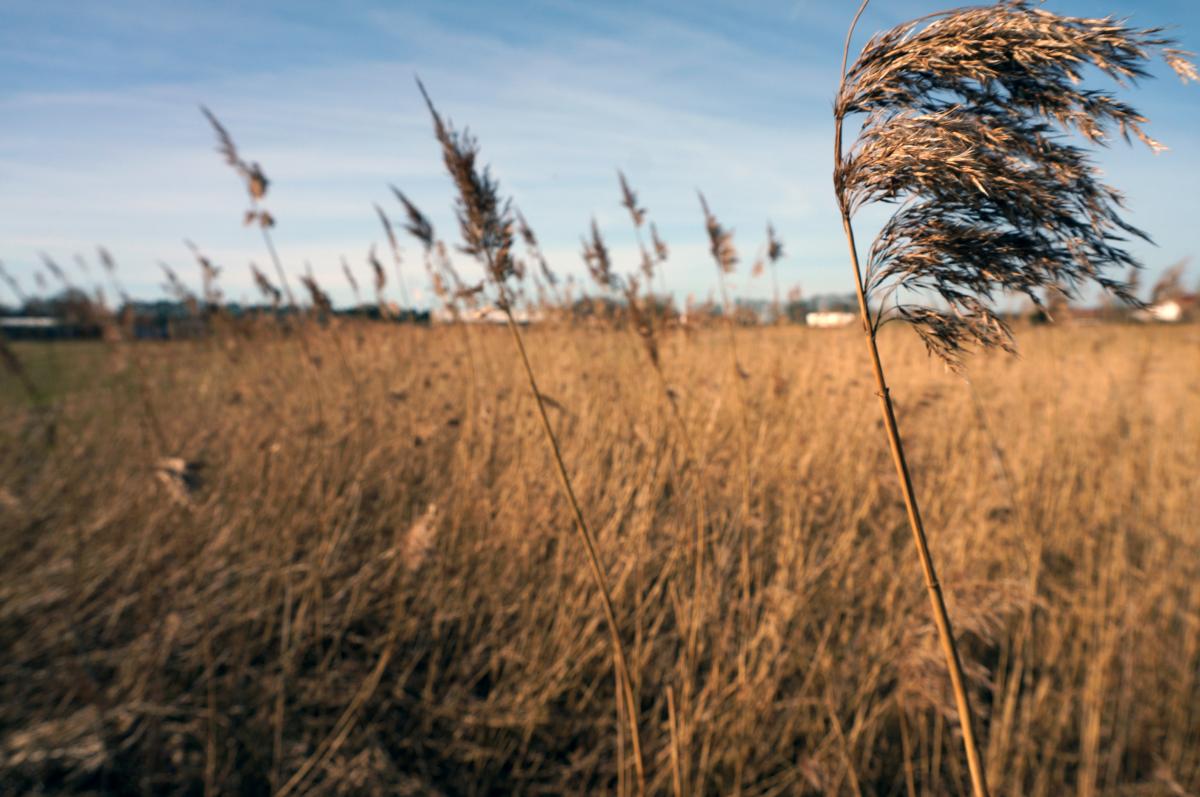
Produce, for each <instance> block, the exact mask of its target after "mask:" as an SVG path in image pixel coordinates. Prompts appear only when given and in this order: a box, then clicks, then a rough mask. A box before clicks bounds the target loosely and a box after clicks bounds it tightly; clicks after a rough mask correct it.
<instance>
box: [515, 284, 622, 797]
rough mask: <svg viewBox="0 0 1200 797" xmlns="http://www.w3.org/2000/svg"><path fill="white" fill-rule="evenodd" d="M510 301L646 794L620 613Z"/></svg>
mask: <svg viewBox="0 0 1200 797" xmlns="http://www.w3.org/2000/svg"><path fill="white" fill-rule="evenodd" d="M509 304H510V303H509V301H508V300H507V297H505V299H504V301H502V302H501V305H502V307H503V310H504V318H505V321H506V322H507V325H508V329H509V331H510V332H511V333H512V338H513V344H514V345H515V346H516V348H517V353H518V354H519V355H520V357H521V365H522V367H523V368H524V370H525V378H526V379H527V380H528V382H529V391H530V392H531V393H532V394H533V398H534V403H536V404H537V408H538V417H539V418H540V419H541V422H542V430H543V431H544V432H545V434H546V442H547V444H548V445H549V446H550V451H551V452H552V453H553V454H554V464H555V466H556V469H557V471H558V478H559V482H560V484H561V486H562V490H563V495H564V496H565V497H566V499H567V503H568V504H569V505H570V506H571V512H572V514H573V516H574V519H575V528H576V530H577V531H578V532H579V538H580V541H581V542H582V543H583V548H584V551H585V553H586V554H587V561H588V568H589V569H590V570H591V573H592V579H593V580H594V581H595V583H596V589H597V590H598V591H599V593H600V600H601V604H602V605H603V608H604V619H605V621H606V622H607V624H608V630H609V634H610V636H611V637H612V645H613V659H614V660H615V664H616V668H617V680H618V682H619V684H620V687H621V688H620V690H619V694H620V696H621V698H623V699H624V701H625V706H626V718H627V719H628V721H629V737H630V744H631V746H632V747H633V765H634V768H635V769H636V770H637V779H638V794H641V795H644V794H645V793H646V770H645V764H644V762H643V759H642V743H641V737H640V736H639V734H638V723H637V703H636V702H635V700H634V696H633V681H632V679H631V677H630V675H629V666H628V663H627V659H626V657H625V646H624V644H623V643H622V642H621V634H620V630H619V628H618V626H617V615H616V612H615V611H614V609H613V603H612V596H611V593H610V591H609V587H608V580H607V579H606V578H605V577H604V569H603V567H602V566H601V564H600V557H599V555H598V554H597V552H596V543H595V538H594V536H593V535H592V532H591V529H590V528H589V527H588V524H587V521H586V520H584V517H583V510H581V509H580V508H579V500H578V499H577V498H576V497H575V488H574V487H572V485H571V477H570V475H569V474H568V473H567V466H566V463H565V462H564V461H563V457H562V450H561V449H560V448H559V445H558V437H557V436H556V435H555V434H554V427H552V426H551V425H550V416H549V415H548V414H547V413H546V404H545V402H544V401H543V400H542V393H541V390H540V389H539V388H538V384H537V378H536V377H535V376H534V375H533V366H532V365H531V364H530V362H529V355H528V354H527V353H526V351H525V341H524V338H523V336H522V335H521V330H520V328H519V327H518V326H517V322H516V319H514V318H513V314H512V309H511V308H510V306H509Z"/></svg>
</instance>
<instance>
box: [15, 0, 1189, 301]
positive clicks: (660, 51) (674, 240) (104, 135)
mask: <svg viewBox="0 0 1200 797" xmlns="http://www.w3.org/2000/svg"><path fill="white" fill-rule="evenodd" d="M926 5H927V4H925V3H918V2H912V1H911V0H910V2H909V3H907V6H906V7H905V8H903V9H895V10H893V9H890V8H889V9H887V10H882V11H880V12H879V19H877V20H876V23H877V24H878V25H882V24H890V23H891V22H894V21H896V20H893V19H889V18H886V17H888V16H889V15H892V14H899V15H901V16H903V15H909V14H912V13H920V12H922V11H928V10H931V8H926V7H925V6H926ZM908 6H911V8H908ZM105 8H106V9H107V10H105V11H97V10H95V9H91V10H89V11H88V12H86V14H85V17H86V19H85V20H84V22H85V23H86V25H90V26H95V27H96V28H97V29H98V30H100V31H102V32H103V31H107V30H109V29H112V28H118V27H121V26H125V27H132V28H133V29H134V30H135V31H137V33H138V35H140V36H142V37H145V40H146V43H145V44H144V45H137V46H133V45H130V49H129V52H122V51H121V50H120V49H119V48H118V47H115V46H114V45H111V44H109V45H95V46H90V45H89V46H81V47H72V43H74V42H79V41H85V42H86V41H87V40H88V39H89V36H88V35H87V34H88V32H87V30H86V25H85V27H83V28H81V27H80V26H79V25H76V26H75V27H73V28H72V27H70V26H66V27H63V28H62V29H61V30H59V32H56V33H51V32H48V31H43V32H42V37H43V38H42V39H39V38H38V37H37V36H33V37H32V38H30V37H25V39H24V41H26V42H27V43H26V44H24V45H22V47H23V49H22V50H21V52H20V53H18V55H17V57H16V60H18V61H20V62H21V63H22V64H24V66H23V69H24V70H25V71H24V72H23V73H22V76H21V79H20V80H19V81H16V83H15V85H16V86H17V87H16V88H11V89H5V88H4V87H2V86H0V115H2V116H3V117H4V118H5V119H6V124H5V125H4V126H3V127H2V128H0V187H2V188H3V190H2V191H0V258H4V259H5V260H6V262H8V263H9V265H10V266H16V268H17V270H18V272H20V271H22V270H25V271H26V273H27V272H28V270H29V269H31V268H33V267H35V265H36V263H37V253H38V252H39V251H42V250H45V251H50V252H52V253H55V254H57V255H59V256H63V257H65V256H67V255H69V254H70V253H72V252H74V251H79V250H83V251H91V249H92V248H93V246H94V245H95V244H97V243H104V244H106V245H108V246H110V247H111V248H112V249H113V250H114V252H116V253H118V254H119V255H120V257H121V259H122V264H123V268H124V269H125V270H126V272H127V273H128V275H129V277H128V281H129V282H130V283H131V284H133V285H135V286H144V287H145V288H146V289H147V290H150V289H152V288H153V286H155V285H157V283H158V282H159V272H158V269H157V266H156V265H155V263H156V261H157V260H158V259H160V258H161V259H167V260H175V261H178V260H182V259H183V258H185V257H186V250H184V249H183V247H182V243H181V242H182V240H183V239H184V238H185V237H186V238H191V239H194V240H196V241H197V242H198V243H201V244H202V245H203V246H205V248H206V249H207V250H208V251H209V252H210V253H211V254H212V255H213V256H214V257H215V258H216V259H217V260H218V261H219V262H222V263H224V264H225V266H226V267H227V272H226V275H227V276H226V278H227V284H226V289H227V292H228V293H229V294H230V295H232V296H238V295H241V294H242V293H247V294H248V293H249V292H250V291H251V288H250V284H251V283H250V279H249V273H248V269H247V263H248V261H249V260H250V259H257V260H258V261H259V262H260V264H261V262H262V261H263V259H264V257H263V255H264V253H263V251H262V246H261V241H260V240H259V239H258V236H257V233H256V231H254V230H250V229H245V228H242V227H241V226H240V215H241V211H242V210H243V208H244V206H245V198H244V194H243V192H242V189H241V187H240V185H239V183H238V181H237V178H236V177H235V176H234V175H233V174H232V173H231V172H230V171H229V170H228V169H227V168H225V167H224V165H223V164H221V162H220V161H219V159H218V157H217V156H216V155H215V154H214V152H213V140H212V134H211V131H210V130H209V129H208V128H207V126H206V123H205V122H204V120H203V118H202V117H201V116H200V114H199V113H198V111H197V105H198V104H199V103H201V102H204V103H207V104H209V105H210V106H211V107H212V108H213V110H214V111H216V112H217V114H218V115H219V116H220V117H221V118H222V119H223V121H224V122H225V123H226V125H227V126H228V128H229V129H230V131H231V132H232V133H233V135H234V137H235V139H236V140H237V141H238V143H239V146H240V147H241V148H242V149H243V151H244V154H245V155H246V156H247V157H248V158H251V159H254V160H258V161H260V162H261V163H262V164H263V167H264V168H265V170H266V171H267V174H268V175H269V176H270V177H271V178H272V180H273V184H272V188H271V192H270V195H269V197H268V199H269V205H270V207H271V209H272V211H273V212H274V213H275V215H276V216H277V218H278V219H279V227H278V229H277V230H276V233H277V238H278V240H279V243H280V246H281V251H282V252H283V253H284V256H285V259H286V261H287V263H288V265H289V267H290V268H292V269H293V270H299V269H300V268H302V266H303V263H304V261H305V260H306V259H307V260H309V261H311V262H312V264H313V268H314V269H315V270H316V273H317V274H318V276H319V277H321V278H322V279H323V280H325V281H327V282H329V283H330V284H331V285H335V286H340V285H341V283H342V282H343V281H344V280H342V278H341V276H340V265H339V257H340V255H342V254H346V255H347V256H348V257H351V258H352V260H354V259H356V260H355V262H356V263H360V262H361V260H362V254H363V253H364V252H365V250H366V248H367V246H369V245H370V243H371V242H372V241H376V240H381V239H382V236H381V231H380V229H379V226H378V221H377V219H376V218H375V216H374V214H373V212H372V210H371V202H373V201H378V202H380V203H381V204H383V205H384V206H385V207H387V208H389V209H390V210H393V211H395V210H396V208H395V204H394V201H393V200H392V199H391V198H390V195H389V192H388V190H387V185H388V184H389V183H396V184H398V185H399V186H400V187H402V188H403V189H404V190H405V191H406V192H408V193H409V194H411V196H412V197H413V198H414V199H415V200H416V201H418V202H419V203H420V204H421V206H422V207H423V208H424V209H425V210H426V212H428V213H429V214H430V215H431V216H432V217H433V219H434V221H435V223H436V224H437V225H438V227H439V230H440V232H441V234H442V235H444V236H446V237H454V236H455V234H456V232H457V230H456V227H455V223H454V220H453V216H452V213H451V212H450V204H451V194H450V189H449V185H448V182H447V180H446V179H445V177H444V176H443V174H442V171H441V165H440V159H439V155H438V152H437V148H436V144H435V142H434V141H433V140H432V137H431V135H430V128H429V120H428V116H427V113H426V111H425V109H424V107H423V105H422V103H421V100H420V97H419V95H418V93H417V92H416V90H415V86H414V84H413V76H414V74H415V73H418V72H419V73H420V74H421V76H422V78H423V79H424V80H425V82H426V84H427V85H428V87H429V88H430V90H431V92H432V93H433V94H434V96H435V98H436V100H437V102H438V104H439V107H440V109H441V110H442V111H443V112H444V113H445V114H447V115H448V116H450V117H451V118H452V119H453V120H454V121H455V123H456V124H459V125H467V124H469V126H470V128H471V129H472V131H474V132H476V133H477V134H478V135H479V137H480V140H481V143H482V147H483V157H484V158H485V160H487V161H488V162H490V163H491V164H492V165H493V167H494V169H495V172H496V174H497V175H498V176H499V178H500V179H501V183H502V186H503V188H504V189H506V190H507V191H509V192H510V193H511V194H512V195H513V196H514V198H515V200H516V201H517V202H518V203H519V205H520V206H521V208H522V209H523V210H524V212H525V214H526V215H527V217H528V218H529V219H530V221H531V222H532V223H533V224H534V225H535V226H536V227H537V229H538V232H539V235H540V236H541V238H542V239H543V241H544V242H545V245H546V248H547V250H548V252H550V253H551V255H552V258H553V260H554V261H555V265H556V267H558V268H559V269H561V270H563V271H566V272H569V273H574V274H576V275H578V276H580V277H582V274H583V269H582V264H581V262H580V258H579V255H578V245H577V241H578V236H579V233H580V232H581V231H583V230H584V229H585V227H586V225H587V224H588V222H589V220H590V219H591V218H592V217H593V216H595V217H596V218H597V220H598V222H599V223H600V224H601V226H602V228H603V229H604V231H605V233H606V234H607V235H609V236H610V238H611V241H612V244H613V246H614V251H617V252H624V253H627V254H628V255H629V259H630V261H631V262H632V261H633V260H634V258H633V257H632V249H631V248H630V247H631V246H632V231H631V230H630V229H629V224H628V221H627V219H626V218H625V216H624V215H623V212H622V211H621V209H620V207H619V206H618V194H617V186H616V174H615V172H616V169H617V168H621V169H623V170H624V171H625V172H626V174H627V175H628V176H629V178H630V179H631V181H632V182H633V184H634V185H635V187H636V188H637V189H638V191H639V194H640V196H641V198H642V201H643V202H644V204H646V205H647V206H648V207H649V208H650V211H651V215H652V217H653V218H654V220H655V221H656V222H657V224H658V226H659V228H660V230H661V231H662V232H663V234H664V236H665V237H666V238H667V239H668V240H669V242H670V243H671V244H672V249H673V251H674V252H675V257H674V258H673V260H672V262H671V265H670V267H669V269H668V275H669V277H670V280H671V284H672V286H673V287H674V288H676V289H677V290H678V291H679V292H680V293H689V292H691V293H696V294H697V295H700V296H703V295H706V294H707V292H708V289H709V287H710V286H711V285H712V282H713V272H712V268H711V264H710V263H708V262H707V255H706V250H705V248H704V245H703V227H702V223H701V218H700V213H699V208H698V203H697V200H696V196H695V191H696V189H702V190H703V191H704V192H705V193H706V195H707V196H708V197H709V199H710V201H711V202H712V204H713V207H714V209H715V210H716V211H717V212H718V214H719V215H720V216H721V218H722V220H723V221H724V222H725V223H726V224H727V225H729V226H731V227H733V228H734V229H735V230H736V240H737V242H738V244H739V246H740V247H741V248H742V250H743V252H744V258H745V260H747V261H749V260H751V259H752V256H753V253H754V250H755V249H756V247H758V246H759V245H760V243H761V239H762V235H763V228H764V225H765V222H766V220H767V219H768V218H770V219H772V220H773V221H774V222H775V223H776V226H777V227H778V229H779V230H780V231H781V233H782V235H783V236H784V238H785V241H786V243H787V249H788V252H789V257H788V259H787V260H786V261H785V263H784V264H783V266H782V270H781V281H783V282H784V283H785V284H789V285H790V284H792V283H795V282H802V283H804V285H805V286H806V288H807V289H808V290H809V292H821V291H830V290H832V291H841V290H843V289H844V286H845V284H846V279H845V274H844V271H845V265H844V244H843V243H842V241H841V240H840V226H839V223H838V220H837V216H836V211H835V209H834V207H833V203H832V198H831V188H830V178H829V175H830V171H831V164H830V146H831V135H832V133H831V129H830V123H829V106H830V98H831V95H832V92H833V85H834V82H835V80H836V64H837V60H838V57H839V56H840V49H841V35H842V30H841V26H842V25H844V23H845V20H844V19H842V17H843V16H844V14H842V13H841V11H840V10H834V9H828V8H826V7H825V6H820V7H818V6H816V5H814V4H808V3H801V4H784V5H780V6H779V7H776V8H768V9H759V10H746V9H742V8H740V7H733V6H716V5H713V6H710V5H705V4H701V5H699V6H689V7H688V8H687V9H679V10H667V9H665V8H659V9H653V8H637V9H631V8H624V9H621V10H614V9H613V8H612V7H610V6H600V5H597V6H588V7H584V8H581V7H579V6H577V5H576V4H569V5H568V4H562V5H560V4H556V3H540V4H537V5H534V6H530V7H523V8H525V11H526V13H525V15H524V16H521V15H519V14H516V15H510V16H507V17H505V18H503V19H502V18H500V17H498V16H496V14H495V12H494V11H491V12H488V11H486V10H485V11H480V10H479V9H475V12H474V13H475V17H474V18H473V19H471V20H468V21H467V22H465V23H462V24H460V23H459V20H456V19H455V18H454V15H455V14H469V13H471V12H469V11H462V10H461V9H456V8H453V7H450V6H442V5H438V6H434V5H430V6H427V7H423V8H414V7H408V8H404V9H396V8H393V7H390V6H380V7H367V8H363V7H360V8H357V9H349V10H346V9H342V10H341V11H339V16H338V17H337V18H336V19H333V18H330V19H329V20H327V21H326V23H325V28H326V32H327V35H326V36H324V37H322V36H321V35H320V34H321V33H322V20H317V19H310V20H307V21H296V20H294V19H293V20H289V19H284V18H283V15H282V14H281V13H279V12H278V10H272V9H269V8H268V9H266V10H264V9H262V8H256V9H251V10H246V9H240V10H229V9H222V10H221V11H220V12H219V13H218V12H213V11H211V10H209V7H207V6H182V7H179V6H172V7H170V8H167V9H164V8H161V7H158V6H150V5H142V4H140V3H137V4H120V3H118V4H113V5H111V6H106V7H105ZM1068 10H1070V9H1068ZM489 13H490V14H491V15H492V16H489ZM2 16H3V12H0V17H2ZM139 17H145V18H144V19H141V20H140V21H138V20H137V19H135V18H139ZM2 21H3V20H2V19H0V22H2ZM0 27H2V26H0ZM219 30H225V31H227V35H226V36H225V37H224V38H223V39H214V40H213V41H214V42H216V43H214V44H213V45H212V48H213V51H212V53H206V52H205V46H204V42H203V38H202V37H203V36H204V35H205V34H206V33H210V32H213V31H219ZM35 33H36V31H35ZM90 38H92V39H95V38H97V37H95V36H92V37H90ZM100 38H102V37H100ZM198 38H199V39H200V40H199V41H198V40H197V39H198ZM12 41H13V38H12V36H11V35H9V37H8V38H5V34H0V43H5V44H8V43H11V42H12ZM122 41H125V40H124V39H123V40H122ZM48 42H53V44H54V48H53V52H54V53H55V56H54V57H53V58H49V57H47V58H45V59H43V61H38V59H37V57H36V54H35V52H34V51H35V50H36V51H43V48H42V45H43V44H46V43H48ZM356 42H361V46H356ZM309 45H311V48H310V49H308V50H306V49H305V47H307V46H309ZM243 47H244V48H251V47H256V48H258V49H257V51H256V52H257V53H258V55H259V56H260V57H259V58H257V59H256V58H255V57H254V55H255V52H250V53H249V54H242V53H241V52H240V50H239V48H243ZM22 53H23V54H22ZM98 58H99V59H102V60H103V63H98V64H96V65H95V70H96V72H97V73H98V77H97V78H96V79H95V80H89V79H88V68H89V62H92V61H95V59H98ZM193 61H194V62H195V63H194V64H192V62H193ZM189 64H190V65H191V68H189ZM43 72H44V73H46V74H51V73H52V74H53V76H54V79H53V80H51V79H49V78H47V79H46V80H45V81H43V82H42V83H39V82H38V80H36V79H35V78H36V77H37V75H38V74H41V73H43ZM68 73H69V74H73V75H75V76H76V77H75V78H73V79H71V80H67V79H66V78H64V75H65V74H68ZM43 83H44V85H43ZM1182 96H1183V95H1182V93H1181V92H1180V90H1179V89H1178V87H1162V86H1160V87H1156V89H1155V91H1154V92H1151V93H1148V94H1147V95H1146V96H1145V97H1143V98H1142V103H1141V104H1142V105H1145V106H1147V108H1146V110H1147V111H1148V112H1149V115H1151V117H1152V118H1156V120H1157V121H1162V122H1164V124H1163V126H1162V127H1161V128H1159V132H1160V133H1161V135H1162V137H1164V138H1166V139H1167V140H1168V142H1169V143H1171V144H1172V145H1173V146H1174V147H1175V150H1174V151H1173V152H1172V153H1169V154H1168V155H1166V156H1163V157H1162V158H1157V159H1155V158H1150V157H1149V156H1147V155H1145V154H1144V153H1137V155H1136V157H1135V156H1132V155H1128V154H1119V155H1114V156H1112V157H1106V158H1105V159H1104V164H1105V165H1106V166H1108V167H1110V168H1111V169H1112V171H1113V172H1114V180H1115V181H1116V182H1118V183H1119V184H1123V185H1124V186H1125V187H1127V188H1128V190H1129V199H1130V205H1131V208H1132V209H1133V212H1134V213H1135V215H1136V218H1135V221H1139V222H1140V223H1141V224H1142V226H1144V227H1147V228H1148V229H1149V230H1150V231H1151V232H1152V233H1153V234H1154V235H1155V237H1156V238H1158V239H1159V241H1160V242H1161V243H1162V244H1163V248H1162V250H1161V251H1158V252H1155V251H1153V250H1148V249H1146V250H1143V252H1144V254H1145V256H1146V258H1147V260H1148V261H1149V262H1151V263H1160V262H1165V259H1164V255H1166V254H1167V253H1168V252H1170V253H1172V254H1173V253H1174V252H1176V251H1184V250H1187V249H1189V248H1194V247H1195V244H1196V243H1197V240H1196V238H1195V235H1194V233H1193V232H1191V229H1192V228H1191V226H1190V222H1186V221H1185V219H1189V218H1194V217H1195V216H1196V214H1197V211H1200V200H1198V199H1197V198H1195V195H1194V192H1193V191H1192V190H1191V186H1190V183H1191V182H1192V180H1193V179H1194V176H1195V174H1196V168H1195V167H1196V165H1197V159H1196V156H1195V155H1194V154H1193V153H1194V152H1196V151H1197V147H1198V146H1200V141H1198V140H1197V134H1196V132H1195V130H1196V129H1197V127H1198V126H1200V125H1197V122H1200V118H1198V117H1200V114H1198V112H1197V111H1196V104H1195V102H1194V98H1192V101H1191V104H1190V105H1188V104H1186V103H1184V102H1182V101H1181V100H1180V97H1182ZM1189 96H1190V95H1189ZM1151 105H1153V106H1154V107H1149V106H1151ZM1176 219H1179V223H1175V220H1176ZM1160 222H1161V228H1160ZM739 288H740V289H741V290H744V291H745V292H746V293H747V294H749V295H760V296H765V295H767V292H768V289H767V288H766V287H765V285H758V284H756V283H754V282H752V281H750V280H749V279H748V278H743V280H742V284H741V285H739ZM334 293H335V295H337V296H339V298H343V299H344V298H348V295H349V292H348V289H346V290H344V291H341V292H340V293H339V291H338V290H335V291H334Z"/></svg>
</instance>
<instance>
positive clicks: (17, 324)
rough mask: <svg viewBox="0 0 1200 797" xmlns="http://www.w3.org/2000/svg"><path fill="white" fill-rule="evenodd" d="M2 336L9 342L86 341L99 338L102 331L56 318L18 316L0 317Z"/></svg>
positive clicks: (93, 326)
mask: <svg viewBox="0 0 1200 797" xmlns="http://www.w3.org/2000/svg"><path fill="white" fill-rule="evenodd" d="M0 335H2V336H3V337H5V338H7V339H8V340H62V339H65V338H85V339H86V338H96V337H99V336H100V329H99V328H98V327H97V326H96V325H95V324H81V323H77V322H74V321H68V320H65V319H62V318H55V317H54V316H41V315H38V316H32V315H16V316H3V317H0Z"/></svg>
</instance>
